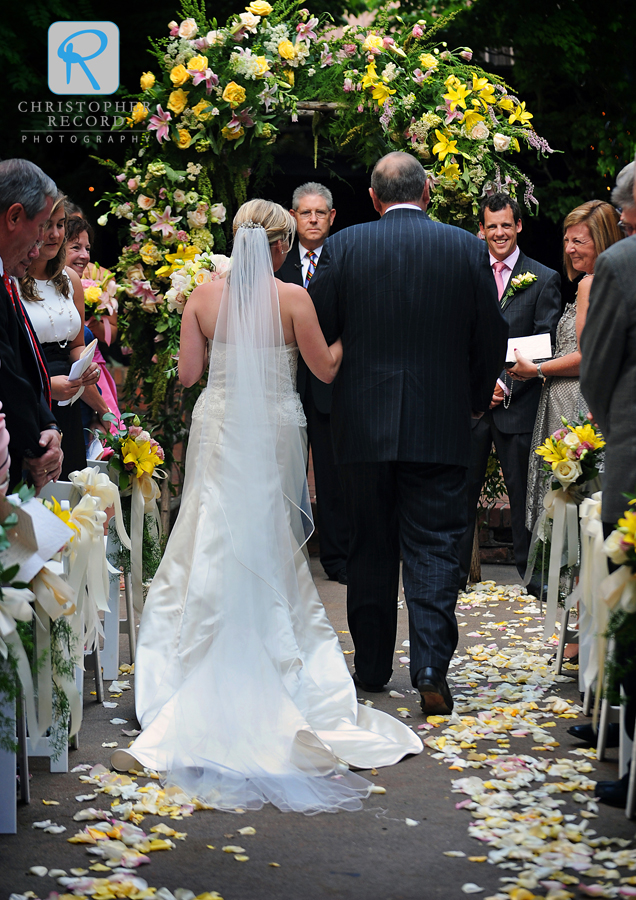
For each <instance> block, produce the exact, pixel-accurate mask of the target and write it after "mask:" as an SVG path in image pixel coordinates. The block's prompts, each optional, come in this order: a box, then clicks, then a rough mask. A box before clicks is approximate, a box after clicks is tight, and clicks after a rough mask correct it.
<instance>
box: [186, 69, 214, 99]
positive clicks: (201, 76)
mask: <svg viewBox="0 0 636 900" xmlns="http://www.w3.org/2000/svg"><path fill="white" fill-rule="evenodd" d="M202 81H205V92H206V94H211V93H212V88H213V87H214V86H215V85H217V84H218V83H219V76H218V75H215V74H214V72H213V71H212V69H206V70H205V72H195V73H194V75H193V76H192V84H193V85H194V86H195V87H196V86H197V84H201V82H202Z"/></svg>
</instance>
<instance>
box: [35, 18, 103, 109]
mask: <svg viewBox="0 0 636 900" xmlns="http://www.w3.org/2000/svg"><path fill="white" fill-rule="evenodd" d="M118 87H119V28H118V27H117V25H115V23H114V22H54V23H53V24H52V25H51V27H50V28H49V88H50V90H51V91H52V92H53V93H54V94H113V93H114V92H115V91H116V90H117V88H118Z"/></svg>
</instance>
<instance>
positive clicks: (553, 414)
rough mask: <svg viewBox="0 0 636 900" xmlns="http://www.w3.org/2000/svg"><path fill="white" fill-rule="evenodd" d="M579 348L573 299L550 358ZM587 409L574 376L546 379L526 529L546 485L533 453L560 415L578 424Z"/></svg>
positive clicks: (557, 423)
mask: <svg viewBox="0 0 636 900" xmlns="http://www.w3.org/2000/svg"><path fill="white" fill-rule="evenodd" d="M578 349H579V346H578V341H577V339H576V299H575V300H574V302H573V303H568V304H567V306H566V307H565V311H564V313H563V315H562V316H561V318H560V320H559V324H558V326H557V333H556V347H555V352H554V357H555V358H558V357H560V356H566V355H567V354H568V353H575V352H576V351H577V350H578ZM587 412H588V406H587V403H586V402H585V400H584V399H583V395H582V393H581V388H580V384H579V378H578V376H576V377H572V378H564V377H560V376H554V377H552V378H546V380H545V382H544V385H543V390H542V391H541V398H540V400H539V408H538V410H537V418H536V421H535V424H534V432H533V434H532V450H531V451H530V462H529V464H528V492H527V494H526V527H527V528H528V530H529V531H532V529H533V527H534V524H535V522H536V521H537V519H538V518H539V515H540V513H541V511H542V510H543V498H544V496H545V493H546V491H547V490H548V485H547V484H546V480H545V479H546V473H545V472H544V471H543V468H542V465H543V459H542V458H541V457H540V456H537V454H536V453H535V452H534V451H535V450H536V448H537V447H539V446H540V445H541V444H542V443H543V442H544V441H545V440H546V438H548V437H550V435H551V434H553V433H554V432H555V431H556V430H557V428H560V427H561V425H562V422H561V416H564V417H565V418H566V419H567V420H568V421H569V422H571V423H573V422H575V421H576V422H578V418H579V413H582V414H583V415H584V416H585V415H587Z"/></svg>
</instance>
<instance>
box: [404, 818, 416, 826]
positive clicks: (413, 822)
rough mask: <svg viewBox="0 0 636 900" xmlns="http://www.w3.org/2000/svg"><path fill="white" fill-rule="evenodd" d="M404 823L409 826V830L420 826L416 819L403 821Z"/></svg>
mask: <svg viewBox="0 0 636 900" xmlns="http://www.w3.org/2000/svg"><path fill="white" fill-rule="evenodd" d="M404 821H405V822H406V824H407V825H410V826H411V828H412V827H413V826H414V825H419V824H420V823H419V822H418V821H417V819H405V820H404Z"/></svg>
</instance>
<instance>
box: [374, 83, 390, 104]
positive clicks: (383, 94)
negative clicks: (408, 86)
mask: <svg viewBox="0 0 636 900" xmlns="http://www.w3.org/2000/svg"><path fill="white" fill-rule="evenodd" d="M394 93H395V89H394V88H390V87H388V86H387V85H386V84H384V83H383V82H379V83H378V84H376V85H375V87H374V88H373V93H372V94H371V96H372V97H373V99H374V100H377V101H378V105H379V106H384V104H385V103H386V101H387V100H388V99H389V97H390V96H391V94H394Z"/></svg>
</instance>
